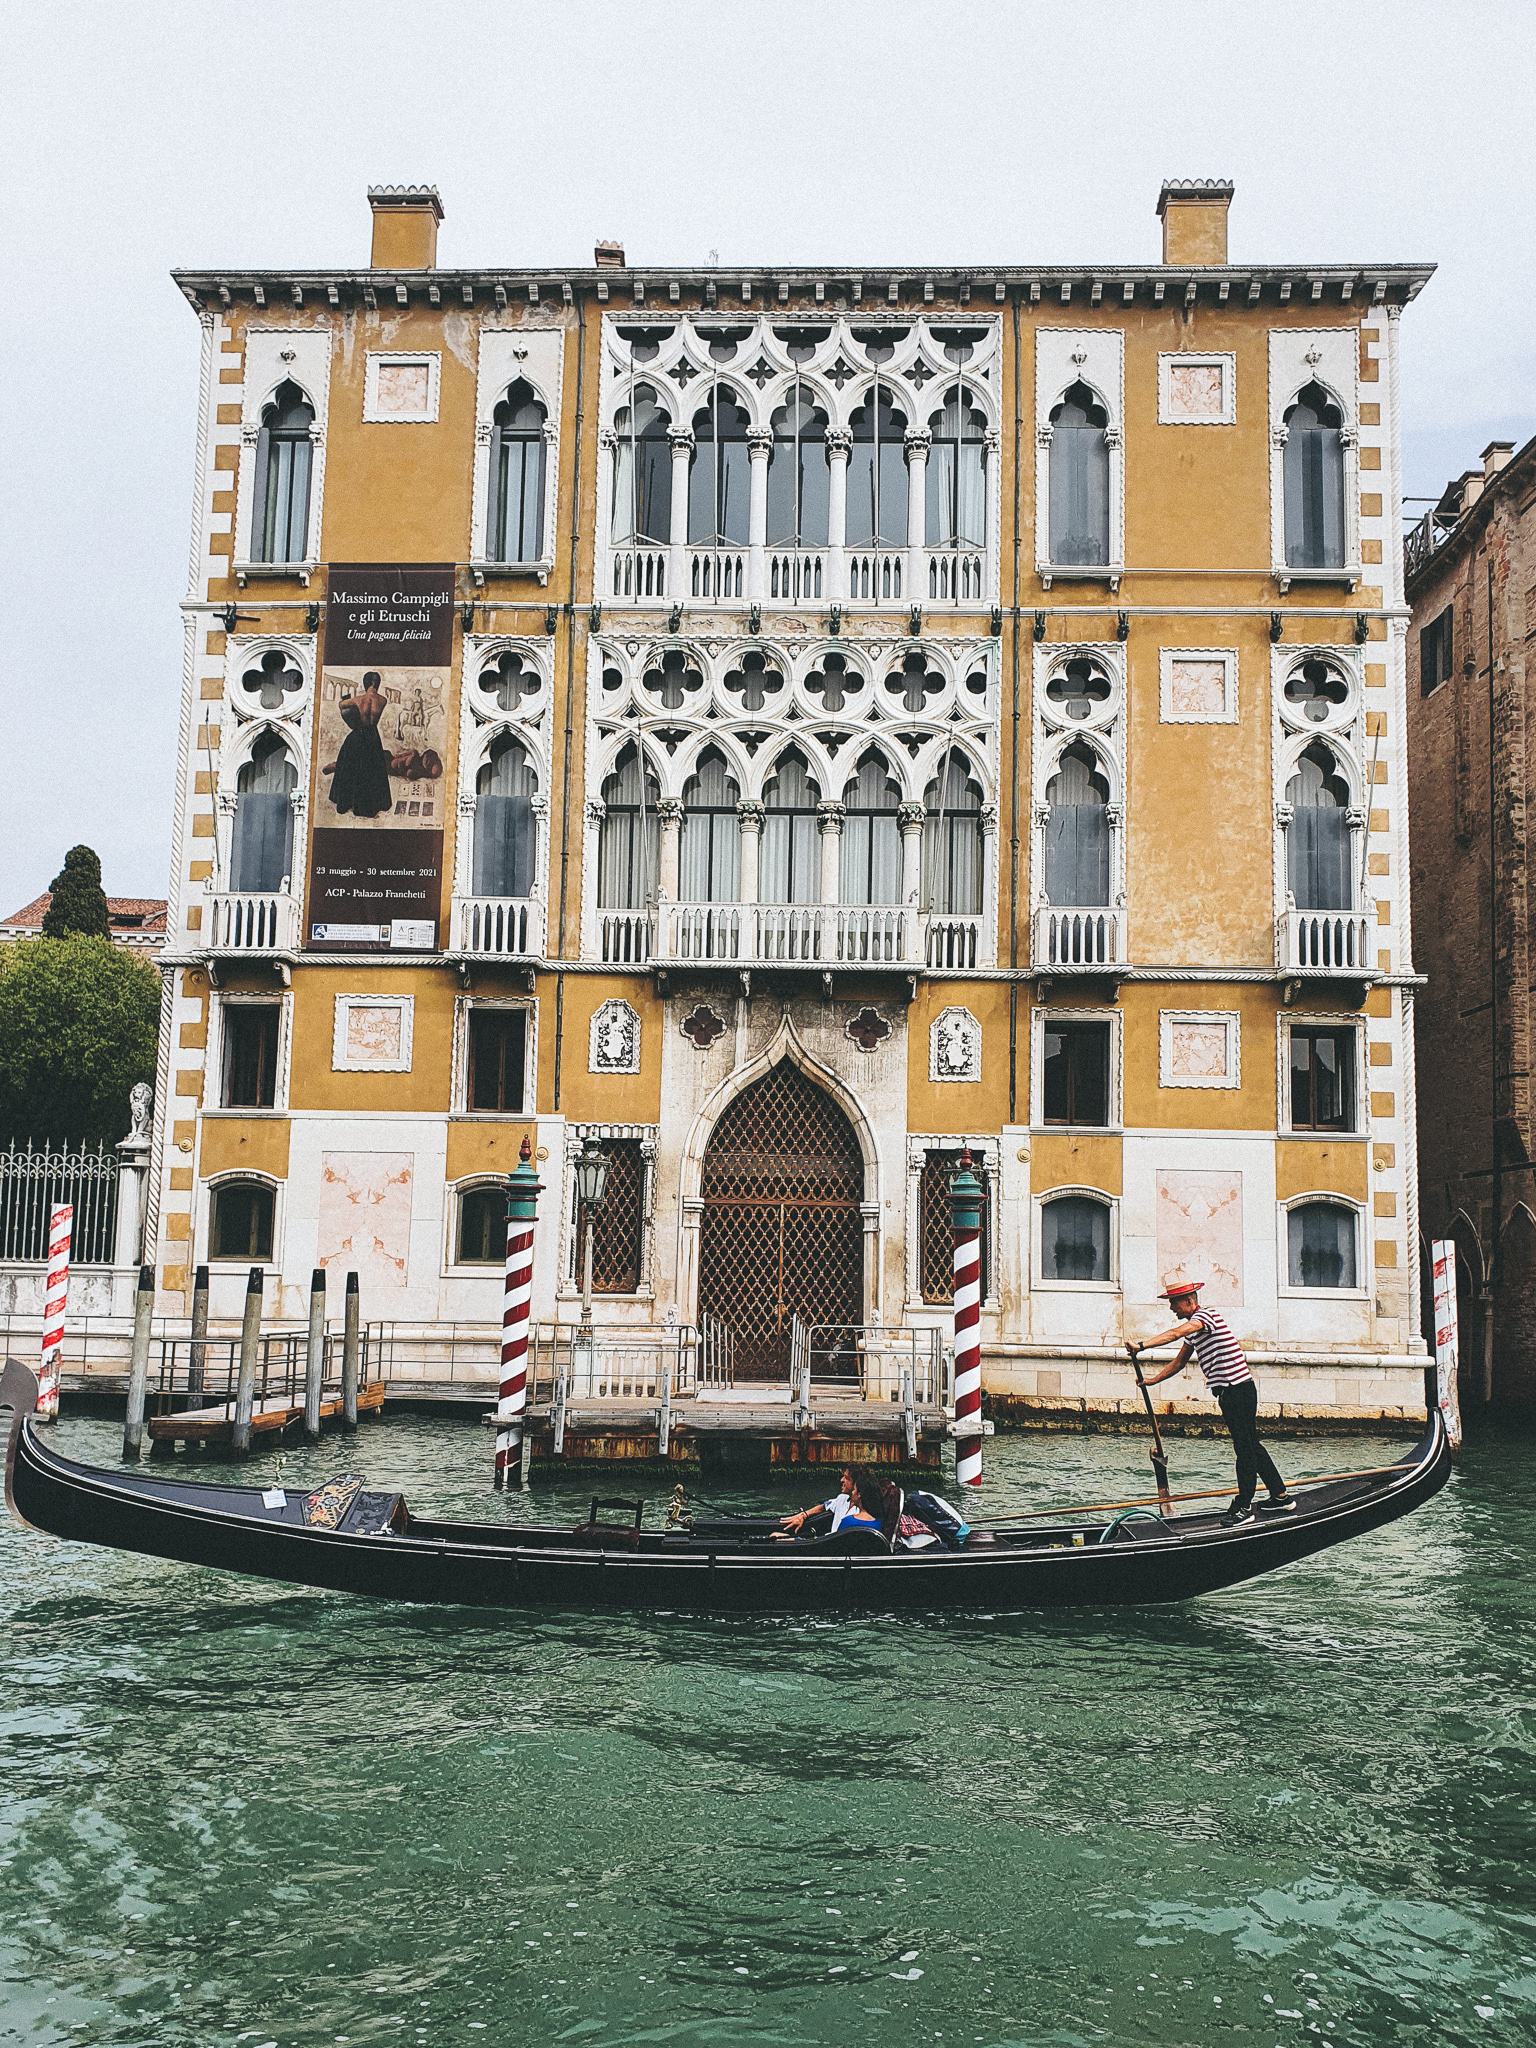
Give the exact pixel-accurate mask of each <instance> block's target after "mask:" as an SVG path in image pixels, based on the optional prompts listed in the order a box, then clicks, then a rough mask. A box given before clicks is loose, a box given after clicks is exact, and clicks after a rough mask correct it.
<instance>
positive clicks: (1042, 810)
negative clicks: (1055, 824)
mask: <svg viewBox="0 0 1536 2048" xmlns="http://www.w3.org/2000/svg"><path fill="white" fill-rule="evenodd" d="M1031 808H1032V812H1033V816H1034V821H1035V823H1036V824H1037V825H1038V826H1039V827H1040V828H1041V830H1042V831H1043V830H1044V829H1045V827H1046V826H1047V825H1048V824H1049V823H1050V818H1051V807H1050V805H1049V804H1048V803H1037V804H1035V805H1033V806H1032V807H1031Z"/></svg>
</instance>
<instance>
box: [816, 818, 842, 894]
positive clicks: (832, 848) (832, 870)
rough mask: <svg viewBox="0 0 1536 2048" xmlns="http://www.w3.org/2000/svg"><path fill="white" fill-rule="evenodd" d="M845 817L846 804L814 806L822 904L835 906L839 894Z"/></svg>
mask: <svg viewBox="0 0 1536 2048" xmlns="http://www.w3.org/2000/svg"><path fill="white" fill-rule="evenodd" d="M847 815H848V806H847V805H846V804H839V803H821V804H818V805H817V806H816V829H817V831H818V832H819V833H820V834H821V900H822V902H823V903H824V904H835V903H836V902H837V900H838V896H839V893H840V888H841V882H842V876H841V874H840V872H839V870H840V865H841V861H842V850H843V820H844V819H845V818H846V817H847Z"/></svg>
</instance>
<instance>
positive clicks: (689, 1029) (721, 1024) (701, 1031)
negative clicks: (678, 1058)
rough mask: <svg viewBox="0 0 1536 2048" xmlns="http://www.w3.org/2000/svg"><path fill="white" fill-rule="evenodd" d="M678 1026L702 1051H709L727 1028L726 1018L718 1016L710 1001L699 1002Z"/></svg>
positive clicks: (685, 1036)
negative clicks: (709, 1003) (710, 1005)
mask: <svg viewBox="0 0 1536 2048" xmlns="http://www.w3.org/2000/svg"><path fill="white" fill-rule="evenodd" d="M678 1028H679V1030H680V1031H681V1032H682V1034H683V1036H684V1038H686V1039H689V1040H690V1041H691V1042H692V1043H693V1044H694V1045H696V1046H697V1047H698V1049H699V1051H700V1052H708V1051H709V1048H710V1047H711V1046H712V1045H713V1044H714V1042H715V1040H716V1039H717V1038H719V1037H720V1035H721V1034H722V1033H723V1031H724V1030H725V1019H724V1018H723V1017H717V1016H716V1015H715V1013H714V1011H713V1010H712V1009H711V1008H710V1007H709V1005H708V1003H699V1004H697V1005H696V1006H695V1008H694V1009H693V1010H692V1011H691V1012H690V1013H689V1015H688V1016H686V1017H685V1018H684V1019H683V1021H682V1023H681V1024H680V1025H679V1027H678Z"/></svg>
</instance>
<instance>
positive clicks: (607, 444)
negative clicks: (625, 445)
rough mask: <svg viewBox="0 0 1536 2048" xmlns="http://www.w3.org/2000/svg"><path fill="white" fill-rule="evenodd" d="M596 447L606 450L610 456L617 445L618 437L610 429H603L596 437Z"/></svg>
mask: <svg viewBox="0 0 1536 2048" xmlns="http://www.w3.org/2000/svg"><path fill="white" fill-rule="evenodd" d="M597 445H598V446H599V448H605V449H607V451H608V453H609V454H610V455H611V454H612V453H613V451H614V450H615V448H617V447H618V445H619V437H618V435H617V433H616V432H615V431H614V429H613V428H612V427H604V428H603V430H602V432H601V433H600V434H599V435H598V437H597Z"/></svg>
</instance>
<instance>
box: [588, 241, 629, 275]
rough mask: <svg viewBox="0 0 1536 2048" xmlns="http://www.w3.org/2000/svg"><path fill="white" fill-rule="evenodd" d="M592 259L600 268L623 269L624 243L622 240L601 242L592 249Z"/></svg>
mask: <svg viewBox="0 0 1536 2048" xmlns="http://www.w3.org/2000/svg"><path fill="white" fill-rule="evenodd" d="M592 261H593V262H594V263H595V264H596V265H597V267H598V269H599V270H622V269H623V268H624V244H623V243H622V242H599V243H598V244H597V246H596V248H594V249H593V251H592Z"/></svg>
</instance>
